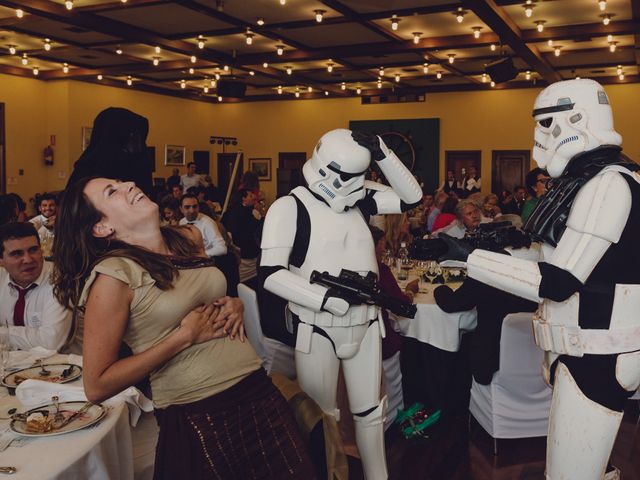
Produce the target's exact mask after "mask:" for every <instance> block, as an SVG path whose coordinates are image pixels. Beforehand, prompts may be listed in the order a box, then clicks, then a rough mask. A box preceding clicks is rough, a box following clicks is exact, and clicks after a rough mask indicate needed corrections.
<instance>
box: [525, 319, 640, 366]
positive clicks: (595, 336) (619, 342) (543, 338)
mask: <svg viewBox="0 0 640 480" xmlns="http://www.w3.org/2000/svg"><path fill="white" fill-rule="evenodd" d="M533 334H534V336H535V339H536V344H537V345H538V346H539V347H540V348H541V349H543V350H546V351H550V352H553V353H558V354H561V355H571V356H572V357H582V356H583V355H584V354H592V355H612V354H616V353H626V352H633V351H636V350H640V326H634V327H624V328H615V329H583V328H580V327H578V326H575V327H570V326H566V325H557V324H550V323H547V322H545V321H544V320H542V319H541V318H539V317H537V316H534V318H533Z"/></svg>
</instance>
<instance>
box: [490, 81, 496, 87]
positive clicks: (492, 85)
mask: <svg viewBox="0 0 640 480" xmlns="http://www.w3.org/2000/svg"><path fill="white" fill-rule="evenodd" d="M490 85H491V88H493V87H495V86H496V82H494V81H493V80H491V84H490Z"/></svg>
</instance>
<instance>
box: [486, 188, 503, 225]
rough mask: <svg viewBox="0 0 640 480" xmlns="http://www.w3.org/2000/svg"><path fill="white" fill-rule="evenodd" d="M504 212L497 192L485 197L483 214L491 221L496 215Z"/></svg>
mask: <svg viewBox="0 0 640 480" xmlns="http://www.w3.org/2000/svg"><path fill="white" fill-rule="evenodd" d="M501 214H502V211H501V210H500V207H499V206H498V196H497V195H496V194H495V193H490V194H489V195H486V196H485V197H484V203H483V204H482V216H483V217H485V218H486V219H487V220H488V221H491V220H492V219H494V218H495V217H498V216H500V215H501Z"/></svg>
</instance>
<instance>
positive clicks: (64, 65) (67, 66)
mask: <svg viewBox="0 0 640 480" xmlns="http://www.w3.org/2000/svg"><path fill="white" fill-rule="evenodd" d="M62 71H63V72H64V73H69V64H68V63H63V64H62Z"/></svg>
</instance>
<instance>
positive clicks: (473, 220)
mask: <svg viewBox="0 0 640 480" xmlns="http://www.w3.org/2000/svg"><path fill="white" fill-rule="evenodd" d="M481 220H482V215H481V212H480V209H479V208H478V206H477V205H476V204H475V203H473V202H472V201H470V200H461V201H460V202H458V205H456V221H455V222H453V223H451V224H449V225H447V226H446V227H444V228H441V229H440V230H436V231H435V232H433V235H434V236H435V237H437V236H438V235H439V234H441V233H446V234H447V235H449V236H450V237H455V238H463V237H464V236H465V235H466V234H467V233H470V232H473V231H474V230H475V229H476V228H478V225H480V221H481Z"/></svg>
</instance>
